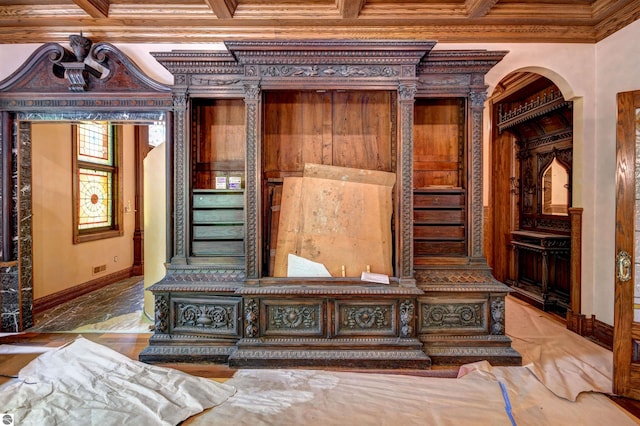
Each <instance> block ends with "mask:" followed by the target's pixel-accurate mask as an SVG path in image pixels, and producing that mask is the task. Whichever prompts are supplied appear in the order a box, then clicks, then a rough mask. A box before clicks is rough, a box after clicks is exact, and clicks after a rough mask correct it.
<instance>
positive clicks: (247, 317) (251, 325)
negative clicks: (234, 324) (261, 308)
mask: <svg viewBox="0 0 640 426" xmlns="http://www.w3.org/2000/svg"><path fill="white" fill-rule="evenodd" d="M244 334H245V337H256V336H257V335H258V303H257V302H256V301H255V299H247V300H245V304H244Z"/></svg>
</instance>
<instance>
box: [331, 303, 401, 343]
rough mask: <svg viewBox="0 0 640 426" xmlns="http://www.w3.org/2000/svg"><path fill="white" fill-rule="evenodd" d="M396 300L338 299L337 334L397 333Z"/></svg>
mask: <svg viewBox="0 0 640 426" xmlns="http://www.w3.org/2000/svg"><path fill="white" fill-rule="evenodd" d="M396 318H397V307H396V304H395V302H387V301H384V302H382V301H381V302H371V301H367V302H340V301H336V323H335V327H336V335H337V336H342V335H358V334H367V335H371V334H374V335H396V330H397V325H396Z"/></svg>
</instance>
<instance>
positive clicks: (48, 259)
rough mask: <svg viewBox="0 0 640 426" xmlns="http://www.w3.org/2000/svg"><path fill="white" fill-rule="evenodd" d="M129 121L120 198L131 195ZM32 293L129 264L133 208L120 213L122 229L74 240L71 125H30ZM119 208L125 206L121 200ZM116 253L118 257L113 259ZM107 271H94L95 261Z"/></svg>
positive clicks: (50, 290)
mask: <svg viewBox="0 0 640 426" xmlns="http://www.w3.org/2000/svg"><path fill="white" fill-rule="evenodd" d="M133 138H134V133H133V126H124V141H123V146H124V152H123V165H122V166H123V173H124V174H125V179H124V182H125V184H124V188H123V200H124V204H125V205H126V202H127V200H132V201H133V200H134V194H135V182H134V181H133V179H130V178H129V179H127V176H129V177H131V176H133V174H134V168H135V159H134V151H133V147H134V144H133ZM32 170H33V172H32V173H33V176H32V179H33V180H32V192H33V196H32V202H33V297H34V299H38V298H41V297H43V296H47V295H50V294H53V293H56V292H59V291H62V290H66V289H68V288H71V287H73V286H76V285H79V284H83V283H85V282H88V281H91V280H93V279H97V278H100V277H102V276H105V275H108V274H111V273H114V272H117V271H120V270H123V269H127V268H129V267H131V265H132V264H133V231H134V226H135V223H134V216H133V215H134V214H133V212H132V213H124V214H123V221H124V235H123V236H122V237H116V238H108V239H105V240H98V241H90V242H86V243H80V244H73V232H72V210H71V209H72V204H73V203H72V194H71V193H72V190H71V185H72V181H71V126H70V125H69V124H68V123H34V124H33V125H32ZM121 208H123V206H121ZM114 256H117V258H118V260H117V262H116V261H115V260H114ZM99 265H106V271H104V272H101V273H99V274H96V275H93V267H94V266H99Z"/></svg>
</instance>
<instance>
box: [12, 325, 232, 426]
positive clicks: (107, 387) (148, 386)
mask: <svg viewBox="0 0 640 426" xmlns="http://www.w3.org/2000/svg"><path fill="white" fill-rule="evenodd" d="M18 377H19V378H18V379H17V380H14V381H10V382H8V383H6V384H4V385H3V386H2V387H0V407H1V409H0V411H2V412H3V413H10V414H13V415H14V419H15V424H16V425H20V426H24V425H34V426H45V425H65V426H73V425H82V426H88V425H96V426H98V425H99V426H107V425H118V426H122V425H135V426H145V425H149V426H159V425H175V424H178V423H179V422H181V421H182V420H184V419H186V418H188V417H189V416H192V415H194V414H196V413H199V412H201V411H202V410H204V409H207V408H210V407H213V406H215V405H218V404H220V403H222V402H224V401H225V400H226V399H227V398H229V397H230V396H231V395H233V394H234V392H235V388H233V387H232V386H229V385H226V384H221V383H217V382H215V381H213V380H209V379H203V378H199V377H194V376H191V375H188V374H185V373H182V372H180V371H178V370H173V369H168V368H161V367H156V366H151V365H147V364H144V363H142V362H138V361H133V360H131V359H129V358H127V357H126V356H124V355H121V354H119V353H118V352H116V351H114V350H111V349H109V348H107V347H105V346H102V345H99V344H97V343H94V342H91V341H90V340H87V339H85V338H83V337H78V338H77V339H76V340H74V341H73V342H72V343H70V344H69V345H66V346H63V347H61V348H59V349H57V350H53V351H49V352H46V353H44V354H42V355H40V356H39V357H38V358H36V359H35V360H33V361H32V362H30V363H29V364H27V365H26V366H25V367H24V368H23V369H22V370H20V373H19V376H18Z"/></svg>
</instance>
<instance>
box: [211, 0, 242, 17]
mask: <svg viewBox="0 0 640 426" xmlns="http://www.w3.org/2000/svg"><path fill="white" fill-rule="evenodd" d="M204 2H205V3H206V4H207V5H208V6H209V7H210V8H211V10H213V13H215V14H216V16H217V17H218V18H220V19H231V18H233V14H234V13H235V12H236V8H237V7H238V0H204Z"/></svg>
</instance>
